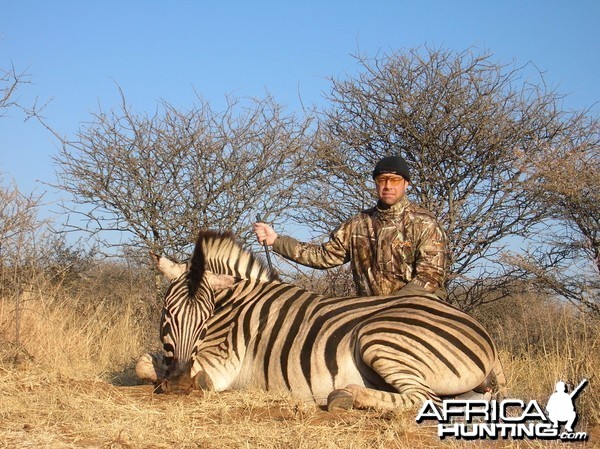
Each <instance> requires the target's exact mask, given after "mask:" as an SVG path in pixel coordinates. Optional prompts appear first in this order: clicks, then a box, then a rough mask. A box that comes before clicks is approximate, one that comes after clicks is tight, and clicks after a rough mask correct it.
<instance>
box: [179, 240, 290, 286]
mask: <svg viewBox="0 0 600 449" xmlns="http://www.w3.org/2000/svg"><path fill="white" fill-rule="evenodd" d="M207 270H208V271H211V272H212V273H214V274H224V275H229V276H233V277H236V278H238V279H247V280H256V281H272V280H277V279H278V277H277V275H276V274H275V273H273V272H272V270H271V269H269V268H267V267H266V266H265V264H264V262H263V261H262V260H261V259H260V258H258V257H257V256H256V255H254V254H253V253H252V252H250V251H248V250H246V249H244V248H243V247H242V246H241V245H240V244H239V243H238V242H237V240H236V238H235V236H234V235H233V233H231V232H216V231H200V233H199V234H198V238H197V239H196V246H195V247H194V252H193V254H192V258H191V259H190V263H189V268H188V274H187V278H188V282H189V287H190V292H191V293H192V294H194V293H195V291H196V289H197V287H198V285H199V284H200V281H201V280H202V277H203V276H204V273H205V271H207Z"/></svg>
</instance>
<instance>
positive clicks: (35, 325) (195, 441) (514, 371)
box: [0, 290, 600, 449]
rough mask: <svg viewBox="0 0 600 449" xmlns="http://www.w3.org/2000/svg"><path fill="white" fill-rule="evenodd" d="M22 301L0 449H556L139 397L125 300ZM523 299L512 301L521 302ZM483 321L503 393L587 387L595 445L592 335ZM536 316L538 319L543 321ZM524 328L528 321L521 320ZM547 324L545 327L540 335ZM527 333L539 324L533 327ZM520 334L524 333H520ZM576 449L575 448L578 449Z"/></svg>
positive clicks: (561, 321) (336, 417)
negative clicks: (505, 384)
mask: <svg viewBox="0 0 600 449" xmlns="http://www.w3.org/2000/svg"><path fill="white" fill-rule="evenodd" d="M52 293H53V294H51V295H48V294H47V292H46V294H45V295H41V294H40V293H39V292H38V293H36V292H31V293H30V294H29V296H28V297H27V298H26V299H27V301H26V302H25V303H24V305H25V308H24V309H23V311H22V314H21V335H20V340H21V346H20V347H19V348H16V347H15V346H13V345H11V344H10V342H11V341H13V340H14V298H4V299H0V326H1V327H0V343H2V349H0V389H1V391H2V395H0V448H29V447H35V448H128V449H129V448H290V447H292V448H306V449H308V448H311V449H312V448H325V449H327V448H357V449H358V448H429V447H434V446H435V447H438V446H439V447H449V448H462V447H495V448H496V447H498V448H500V447H511V448H521V447H523V448H541V447H553V446H555V447H562V446H563V445H562V444H561V443H547V442H540V441H523V442H519V441H497V442H463V441H456V440H448V441H440V440H439V439H438V437H437V436H436V429H435V428H434V427H432V426H426V425H417V424H416V423H415V422H414V413H412V414H411V413H395V414H394V413H379V412H375V411H370V412H364V411H347V412H343V413H339V414H330V413H327V412H325V411H323V410H321V409H319V408H318V407H316V406H314V405H313V404H312V403H310V404H309V403H302V402H299V401H297V400H295V399H293V398H290V397H288V396H284V395H278V394H273V393H270V394H267V393H264V392H257V391H250V392H227V393H219V394H217V393H214V392H206V393H201V392H196V393H194V394H192V395H190V396H187V397H181V396H171V395H156V394H153V393H152V387H151V386H149V385H137V384H136V381H135V379H134V377H133V375H132V369H131V368H132V366H133V360H134V358H135V357H137V356H138V355H139V354H141V353H142V352H144V351H146V350H147V349H148V334H151V335H153V337H154V338H156V337H155V331H156V327H157V326H156V322H153V321H152V319H150V318H149V316H147V315H146V316H144V314H143V313H142V312H140V310H142V309H140V307H139V304H138V301H139V298H136V297H135V296H134V295H133V294H132V295H131V297H130V298H129V299H127V298H125V300H124V301H121V302H119V303H116V304H115V303H107V304H104V305H102V304H99V303H98V302H95V301H91V300H90V298H89V297H84V296H77V295H75V296H73V295H70V296H69V295H64V294H63V295H61V292H60V291H58V290H57V291H54V292H52ZM528 300H529V299H527V298H522V299H521V301H522V302H524V301H528ZM515 310H516V307H513V308H512V309H511V311H512V312H511V314H510V316H508V314H506V313H505V314H504V316H503V320H502V321H500V320H498V319H496V316H495V315H494V314H493V313H490V312H487V313H486V316H487V317H488V325H489V326H490V327H492V328H493V332H494V333H495V334H496V336H497V338H498V340H499V342H500V346H501V348H502V355H503V360H504V363H505V369H506V372H507V375H508V379H509V382H510V385H509V386H510V387H511V393H512V395H513V396H515V397H520V398H522V399H529V398H535V399H538V400H540V401H542V402H544V403H545V400H547V397H548V395H549V394H550V392H551V391H552V387H553V385H554V382H555V381H556V380H557V378H566V379H568V380H572V381H575V382H577V381H578V380H580V379H581V378H582V377H584V376H587V377H588V378H590V380H591V384H590V386H588V388H587V389H586V391H585V392H584V394H582V395H581V396H580V399H578V403H577V405H578V411H579V413H580V414H581V416H582V418H583V420H582V422H581V423H580V424H579V426H580V427H582V428H583V429H584V430H586V431H587V432H588V433H591V434H592V436H591V440H590V441H589V442H588V444H587V445H586V446H588V447H593V443H594V442H598V441H600V434H599V431H598V423H599V422H600V415H599V410H600V403H599V397H600V394H599V393H598V390H597V389H596V386H595V383H596V382H597V380H596V379H597V378H596V377H593V376H595V373H596V372H598V370H599V368H600V361H599V360H600V357H598V355H599V353H598V349H599V342H598V325H597V323H592V322H588V321H585V320H582V319H581V318H578V317H576V316H575V315H574V314H573V313H572V311H569V310H567V309H561V308H559V307H554V306H553V307H552V308H550V307H546V308H544V309H543V310H540V311H538V312H537V315H539V317H538V318H537V320H536V319H534V318H531V317H530V316H531V315H533V314H531V313H530V312H529V311H528V310H530V309H527V308H525V309H523V313H521V314H519V313H517V312H515ZM542 312H543V313H542ZM525 317H529V318H525ZM548 320H552V323H553V324H552V326H549V325H543V324H544V323H547V322H548ZM536 323H537V324H536ZM524 326H525V327H524ZM576 446H577V445H576Z"/></svg>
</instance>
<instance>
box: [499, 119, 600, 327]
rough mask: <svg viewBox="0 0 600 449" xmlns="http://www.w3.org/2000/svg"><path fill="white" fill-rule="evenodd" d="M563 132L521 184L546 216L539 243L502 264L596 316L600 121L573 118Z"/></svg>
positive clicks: (599, 306)
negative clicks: (526, 179) (544, 211)
mask: <svg viewBox="0 0 600 449" xmlns="http://www.w3.org/2000/svg"><path fill="white" fill-rule="evenodd" d="M568 129H569V132H565V133H563V134H562V135H561V137H560V138H559V139H556V140H555V141H553V142H551V143H548V144H547V145H546V146H545V148H544V150H545V151H544V152H543V153H542V154H541V157H538V158H534V159H533V160H532V161H531V162H532V163H531V166H530V170H531V175H530V176H529V177H528V181H527V183H526V184H525V185H526V187H527V193H528V194H529V195H530V196H531V197H533V198H534V199H535V200H537V201H539V203H540V205H541V207H543V208H544V210H546V211H547V214H548V218H547V220H546V221H545V222H544V225H545V227H544V229H543V232H540V239H539V240H538V241H534V242H531V244H530V245H529V246H530V249H529V251H527V252H526V253H525V254H510V255H507V257H506V261H507V262H508V263H512V264H514V265H515V266H517V267H519V268H520V269H522V270H523V272H524V273H526V274H527V275H529V276H530V277H531V279H533V281H535V283H536V285H537V286H539V287H542V288H544V289H547V290H550V291H551V292H553V293H555V294H558V295H560V296H562V297H564V298H566V299H568V300H569V301H570V302H572V303H573V304H575V305H576V306H578V307H581V308H583V309H584V310H587V311H591V312H593V313H595V314H599V315H600V122H599V121H598V119H597V118H592V117H589V116H588V115H587V114H584V113H580V114H575V115H574V116H573V118H572V121H571V123H570V125H569V127H568Z"/></svg>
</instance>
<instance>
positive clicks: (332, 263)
mask: <svg viewBox="0 0 600 449" xmlns="http://www.w3.org/2000/svg"><path fill="white" fill-rule="evenodd" d="M349 241H350V235H349V225H348V224H346V223H345V224H343V225H342V226H340V227H339V228H338V229H336V230H335V231H333V232H332V233H331V234H330V235H329V240H328V241H327V242H325V243H323V244H322V245H317V244H312V243H304V242H299V241H298V240H296V239H294V238H293V237H288V236H278V237H277V239H276V240H275V242H274V243H273V251H275V252H276V253H277V254H279V255H281V256H283V257H285V258H286V259H288V260H292V261H294V262H297V263H299V264H302V265H305V266H307V267H311V268H331V267H336V266H338V265H342V264H344V263H346V262H348V261H349V260H350V251H349Z"/></svg>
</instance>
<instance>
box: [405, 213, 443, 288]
mask: <svg viewBox="0 0 600 449" xmlns="http://www.w3.org/2000/svg"><path fill="white" fill-rule="evenodd" d="M424 225H425V226H424V228H423V232H422V235H421V239H420V242H419V245H418V247H417V255H416V256H417V257H416V264H415V276H414V277H413V279H412V280H411V282H410V283H411V284H416V285H419V286H421V287H423V288H425V289H426V290H428V291H430V292H434V293H435V292H436V291H439V290H440V289H441V290H443V289H444V282H445V280H446V264H447V259H448V254H447V247H446V233H445V232H444V230H443V229H442V228H441V227H440V225H439V224H438V223H437V221H435V220H432V221H430V222H428V223H424Z"/></svg>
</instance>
